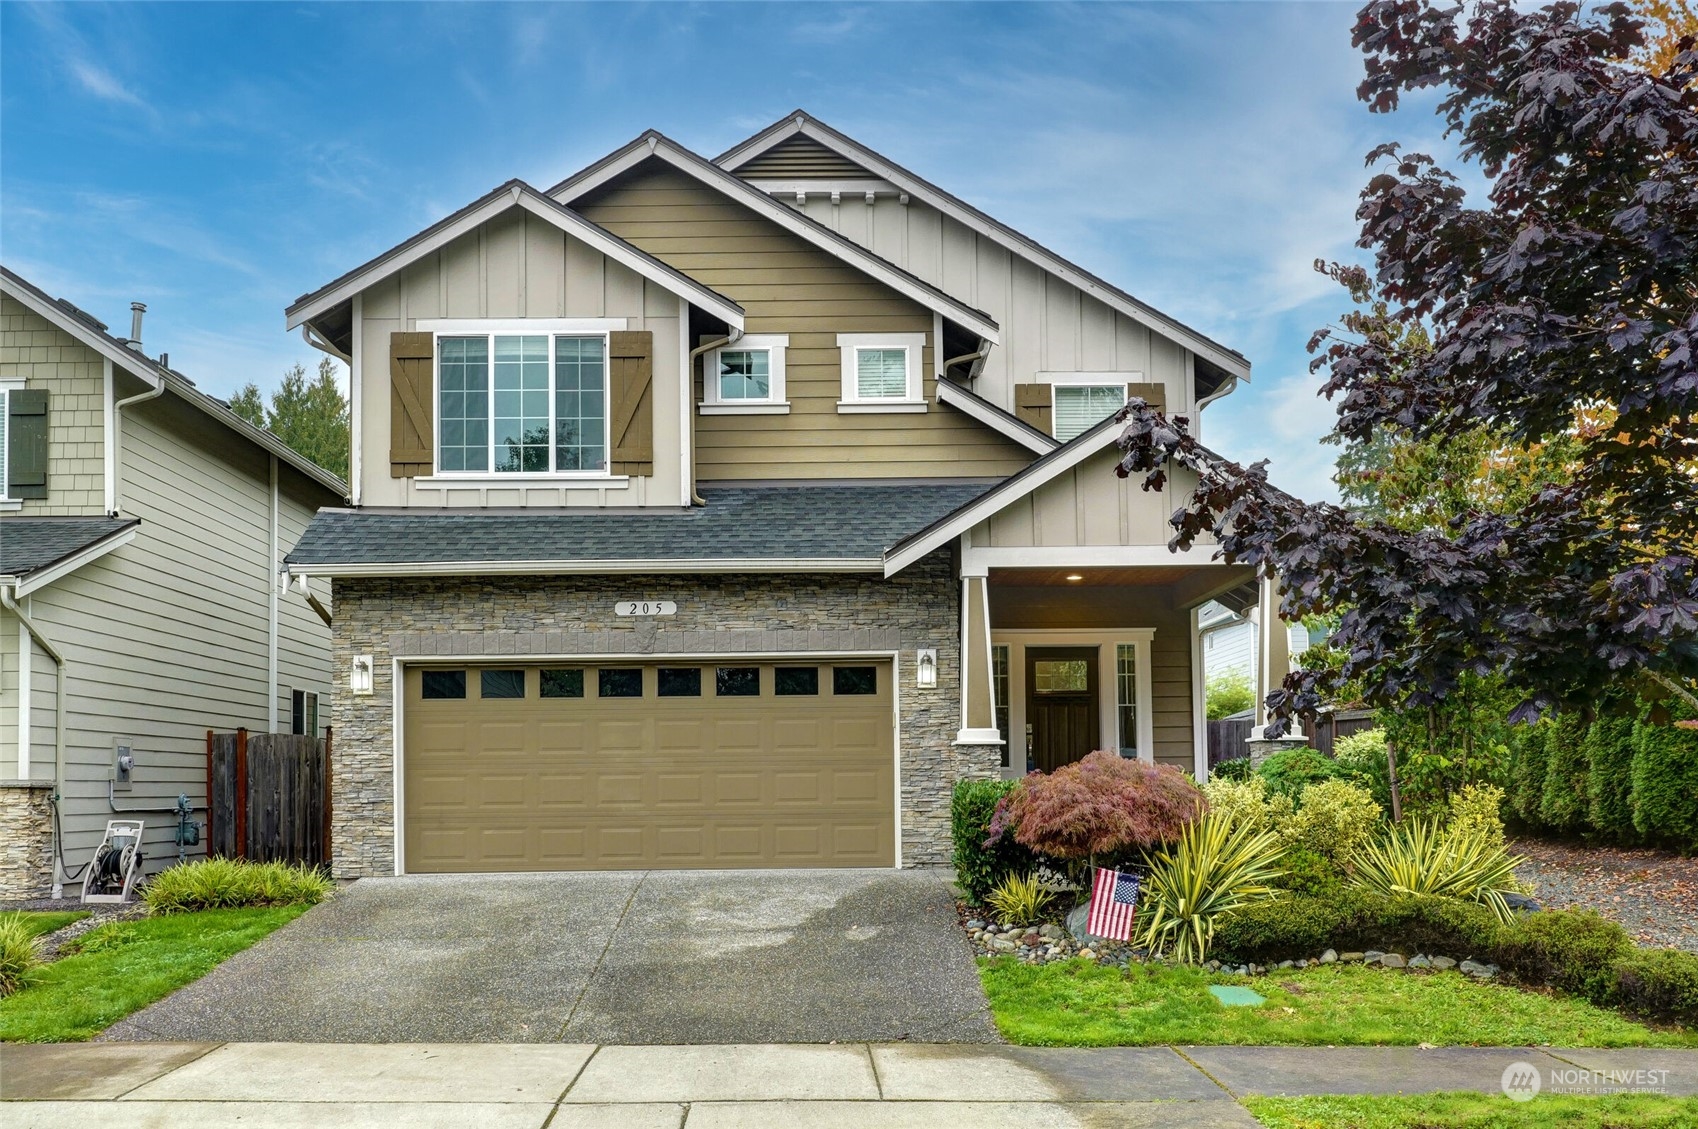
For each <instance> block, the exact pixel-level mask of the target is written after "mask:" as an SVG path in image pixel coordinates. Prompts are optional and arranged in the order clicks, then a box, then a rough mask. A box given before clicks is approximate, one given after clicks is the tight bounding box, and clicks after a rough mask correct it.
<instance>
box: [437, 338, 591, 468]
mask: <svg viewBox="0 0 1698 1129" xmlns="http://www.w3.org/2000/svg"><path fill="white" fill-rule="evenodd" d="M437 346H438V347H437V357H438V358H439V360H438V363H437V444H436V450H437V456H436V457H437V470H438V471H439V472H441V473H444V474H491V473H493V474H538V475H541V474H570V473H575V472H594V473H601V472H605V471H606V469H607V432H608V423H607V399H608V398H607V338H606V336H605V335H601V334H593V335H580V334H547V333H539V334H511V335H509V334H477V335H470V336H467V335H455V336H442V337H439V338H438V340H437Z"/></svg>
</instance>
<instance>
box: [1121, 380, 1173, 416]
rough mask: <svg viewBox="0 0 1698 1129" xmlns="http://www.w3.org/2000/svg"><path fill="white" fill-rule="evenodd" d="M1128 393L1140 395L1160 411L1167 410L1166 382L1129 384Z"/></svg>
mask: <svg viewBox="0 0 1698 1129" xmlns="http://www.w3.org/2000/svg"><path fill="white" fill-rule="evenodd" d="M1126 395H1127V397H1128V398H1130V397H1132V396H1136V397H1138V398H1139V399H1140V400H1142V401H1144V403H1146V404H1148V405H1150V407H1152V408H1154V409H1155V410H1156V411H1158V412H1166V411H1167V386H1166V385H1165V384H1128V385H1127V386H1126Z"/></svg>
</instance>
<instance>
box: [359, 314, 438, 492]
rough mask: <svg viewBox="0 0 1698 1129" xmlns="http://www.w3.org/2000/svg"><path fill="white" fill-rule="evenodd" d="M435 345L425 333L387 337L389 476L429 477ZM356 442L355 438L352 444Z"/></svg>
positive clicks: (432, 434)
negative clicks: (423, 475) (426, 475)
mask: <svg viewBox="0 0 1698 1129" xmlns="http://www.w3.org/2000/svg"><path fill="white" fill-rule="evenodd" d="M435 348H436V341H435V338H434V336H433V335H432V334H429V333H391V334H390V335H389V476H390V477H391V478H415V477H417V476H419V475H421V474H429V473H430V472H431V467H432V463H433V459H432V454H431V452H432V449H433V448H434V447H435V444H436V426H435V424H434V423H433V422H432V421H434V420H435V419H436V405H435V404H434V403H432V400H433V399H434V389H435V385H436V381H435V379H434V377H435V372H434V370H435V367H436V356H435ZM354 441H355V442H356V443H357V442H359V439H358V437H356V438H355V440H354Z"/></svg>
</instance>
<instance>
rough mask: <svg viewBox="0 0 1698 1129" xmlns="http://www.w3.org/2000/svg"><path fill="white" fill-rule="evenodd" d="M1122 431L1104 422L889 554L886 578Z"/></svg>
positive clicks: (1058, 474)
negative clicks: (917, 538)
mask: <svg viewBox="0 0 1698 1129" xmlns="http://www.w3.org/2000/svg"><path fill="white" fill-rule="evenodd" d="M1119 436H1120V427H1119V425H1118V424H1116V423H1114V422H1113V418H1112V417H1110V419H1107V420H1104V421H1103V422H1102V423H1100V424H1098V425H1097V426H1096V427H1095V428H1093V429H1092V430H1090V431H1087V432H1085V433H1084V434H1083V435H1080V436H1078V437H1077V438H1075V439H1073V440H1071V441H1069V442H1067V443H1065V444H1063V445H1062V446H1060V447H1057V448H1056V449H1055V450H1054V451H1052V452H1051V453H1050V454H1048V455H1046V456H1044V458H1042V459H1040V460H1038V461H1037V462H1035V463H1033V464H1032V465H1031V466H1030V467H1027V468H1026V469H1025V470H1023V471H1020V472H1019V473H1017V474H1015V475H1014V476H1013V477H1012V478H1010V479H1009V480H1008V481H1007V482H1005V483H1003V484H1002V485H1001V486H998V487H996V488H995V489H994V490H992V491H990V492H989V493H988V494H985V495H983V496H982V497H980V498H977V499H975V500H974V501H972V502H969V503H967V505H966V506H964V507H962V508H961V509H959V510H957V511H956V512H955V513H954V514H953V515H951V516H950V517H949V518H948V519H946V520H945V521H943V522H941V523H940V524H938V525H936V526H934V527H933V528H932V529H931V530H929V531H928V532H927V533H926V534H925V535H924V536H923V537H921V538H920V539H919V540H916V541H911V542H908V543H907V544H904V545H902V546H900V547H898V548H897V550H896V551H895V552H893V553H887V554H885V559H884V574H885V575H886V576H895V575H896V574H897V573H899V572H901V571H902V570H903V569H905V568H907V567H908V566H909V565H911V564H913V563H914V562H915V561H917V560H919V559H920V558H921V557H924V556H925V555H926V554H928V553H930V552H931V551H932V550H934V549H937V548H939V547H940V546H943V545H946V544H948V543H949V542H951V541H953V540H955V538H957V537H959V536H961V534H963V533H965V532H967V531H968V530H969V529H971V528H973V527H974V526H975V525H977V524H979V523H980V522H981V521H984V520H985V519H986V518H989V517H991V516H992V515H994V514H997V513H999V512H1001V511H1002V510H1004V509H1006V508H1007V507H1008V506H1010V505H1012V504H1013V503H1014V502H1017V501H1019V500H1020V499H1021V498H1024V497H1025V496H1026V495H1028V494H1030V493H1031V492H1032V491H1034V490H1036V489H1038V487H1040V486H1042V485H1044V484H1045V483H1047V482H1050V481H1052V480H1054V479H1055V478H1057V477H1058V476H1060V475H1062V474H1065V473H1066V472H1068V471H1070V470H1072V469H1073V468H1074V467H1076V466H1078V465H1079V464H1080V463H1082V462H1084V461H1085V460H1086V459H1088V458H1090V457H1091V456H1092V455H1094V454H1096V453H1097V452H1098V451H1100V450H1102V449H1103V448H1104V447H1107V446H1108V445H1109V444H1110V443H1113V442H1114V441H1115V440H1116V439H1117V438H1119Z"/></svg>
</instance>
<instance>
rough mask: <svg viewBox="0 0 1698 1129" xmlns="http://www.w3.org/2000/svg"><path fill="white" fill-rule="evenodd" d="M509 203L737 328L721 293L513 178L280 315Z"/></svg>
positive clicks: (439, 243)
mask: <svg viewBox="0 0 1698 1129" xmlns="http://www.w3.org/2000/svg"><path fill="white" fill-rule="evenodd" d="M513 208H522V209H524V210H525V211H527V212H529V213H530V214H532V215H534V216H536V217H537V218H539V219H542V220H546V221H547V222H549V223H551V224H553V225H554V226H555V227H557V228H559V229H560V230H561V231H563V232H565V233H566V234H567V235H570V236H572V237H573V238H574V239H577V240H580V241H581V242H583V243H585V244H587V245H589V246H590V247H593V248H594V249H595V250H597V251H599V252H600V253H602V254H603V255H606V256H607V257H608V258H610V259H612V260H613V261H615V262H617V263H619V264H620V265H622V266H625V267H629V268H630V269H631V270H633V271H635V272H636V273H637V274H639V275H641V276H642V277H643V278H646V279H648V280H649V281H650V282H653V283H654V284H655V285H656V286H659V287H661V288H663V289H664V290H666V291H667V292H668V293H670V294H675V295H678V296H679V297H681V298H684V299H685V300H686V301H688V302H690V303H691V304H692V305H695V306H697V307H699V308H701V309H703V310H705V311H707V312H708V313H710V314H712V315H713V316H714V317H716V318H718V319H720V320H721V321H723V322H725V323H726V324H728V325H731V326H734V327H736V328H737V329H742V328H743V311H742V310H741V309H739V308H738V307H737V306H736V305H734V304H733V303H731V302H729V301H727V300H726V299H725V298H724V297H723V296H721V295H719V294H715V293H714V292H713V291H712V290H709V289H708V288H707V287H705V286H703V285H701V284H700V283H698V282H695V281H694V280H693V279H690V278H687V277H686V276H684V275H682V274H680V273H678V272H676V271H674V270H672V269H671V268H670V267H666V266H664V265H662V264H661V263H659V262H658V261H657V260H655V259H652V258H650V257H649V256H647V255H645V254H643V253H642V252H640V251H638V250H637V249H636V248H634V247H632V246H631V245H630V244H628V243H626V242H625V241H624V240H622V239H619V238H617V237H616V236H614V235H612V234H611V233H610V232H607V231H605V230H603V229H602V228H600V227H597V226H596V225H595V224H593V223H591V222H590V221H589V220H586V219H584V218H583V217H582V216H580V215H578V214H576V213H575V212H571V211H569V210H567V209H566V208H565V207H564V206H562V205H561V204H559V203H557V202H556V201H554V200H551V199H549V198H548V197H547V196H544V195H543V194H542V193H540V192H538V191H536V189H534V188H529V187H527V186H523V185H517V184H516V185H514V186H513V187H512V188H511V189H509V190H508V191H506V192H503V193H502V194H501V195H499V196H495V197H492V198H491V199H489V200H487V201H485V202H484V203H483V204H482V205H481V206H479V207H476V208H473V209H472V210H471V211H469V212H467V213H466V214H465V215H463V216H461V217H460V218H459V219H457V220H455V221H454V222H453V223H450V224H445V225H443V227H442V228H441V229H440V230H438V231H436V232H434V233H433V234H432V235H431V236H430V237H429V238H428V239H421V240H419V241H418V242H417V243H414V244H412V245H411V246H409V247H406V249H405V250H400V251H397V252H395V253H393V254H390V255H386V256H383V257H382V258H380V259H378V260H377V261H375V262H373V263H372V264H371V266H369V267H367V268H366V269H365V270H363V271H360V272H359V273H358V274H356V275H354V276H353V277H352V278H349V279H348V280H347V281H345V282H343V283H342V284H341V285H340V286H337V287H336V288H335V289H333V290H328V291H326V292H324V293H323V294H320V295H319V296H318V297H317V298H315V299H313V301H311V302H309V303H306V304H303V305H300V306H297V307H294V308H293V309H291V310H290V311H289V312H288V313H287V314H286V315H285V321H286V324H287V327H288V328H289V329H291V330H293V329H294V328H296V327H297V326H300V325H303V324H305V323H306V322H307V321H309V320H311V319H312V318H315V317H317V316H318V315H320V314H322V313H324V312H325V311H326V310H330V309H334V308H335V307H336V306H339V305H341V304H342V303H343V302H346V301H348V300H349V299H350V298H352V297H353V296H354V295H355V294H357V293H359V292H360V291H362V290H365V289H367V288H369V287H370V286H372V285H373V284H374V283H377V282H379V281H381V280H382V279H384V278H387V277H389V276H390V275H392V274H394V273H396V272H397V271H400V270H403V269H405V268H406V267H408V266H410V265H412V264H413V263H415V262H417V261H418V260H420V259H422V258H424V257H425V256H426V255H429V254H433V253H435V252H436V251H438V250H440V249H441V248H443V247H445V246H447V245H448V244H450V243H452V242H453V241H454V240H456V239H459V238H460V237H461V236H463V235H467V234H469V233H471V232H473V231H476V230H477V229H478V228H479V227H481V226H483V225H484V224H486V223H488V222H489V221H490V220H492V219H494V218H496V217H497V216H499V215H501V214H502V213H504V212H507V211H510V210H511V209H513Z"/></svg>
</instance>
